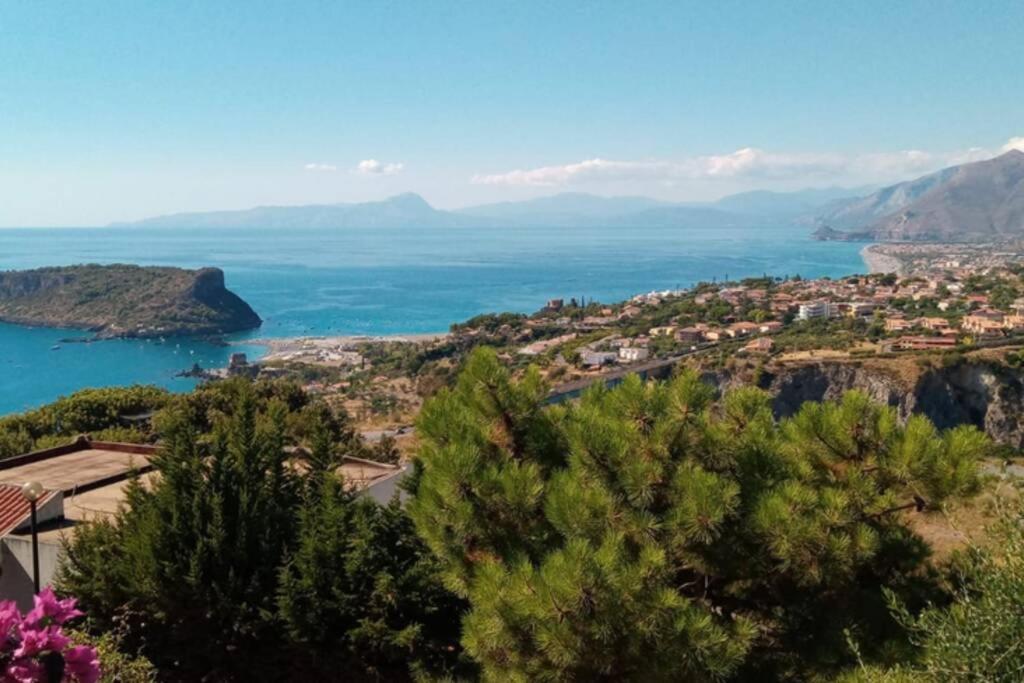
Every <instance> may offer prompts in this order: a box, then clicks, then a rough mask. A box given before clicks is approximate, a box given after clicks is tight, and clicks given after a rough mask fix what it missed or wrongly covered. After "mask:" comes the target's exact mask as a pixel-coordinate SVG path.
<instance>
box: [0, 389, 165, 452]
mask: <svg viewBox="0 0 1024 683" xmlns="http://www.w3.org/2000/svg"><path fill="white" fill-rule="evenodd" d="M170 400H171V399H170V394H168V393H167V392H166V391H164V390H163V389H158V388H156V387H150V386H133V387H124V388H120V387H119V388H110V389H83V390H81V391H77V392H75V393H74V394H71V395H70V396H66V397H62V398H60V399H58V400H57V401H55V402H53V403H50V404H49V405H46V406H43V407H42V408H37V409H35V410H30V411H28V412H25V413H19V414H15V415H8V416H6V417H0V458H9V457H11V456H12V455H19V454H21V453H28V452H29V451H32V450H38V449H40V448H47V447H50V446H56V445H60V444H64V443H68V442H69V441H71V440H72V439H74V438H75V437H76V436H78V435H79V434H85V433H89V434H91V435H92V436H93V437H94V438H96V439H99V440H104V439H109V440H111V441H127V442H142V441H146V440H148V439H149V436H150V435H149V432H148V430H146V428H145V427H140V428H136V427H131V426H129V425H128V424H126V423H125V422H124V420H123V418H124V417H126V416H131V415H138V414H142V413H149V412H151V411H154V410H158V409H160V408H163V407H164V406H165V405H167V403H168V401H170Z"/></svg>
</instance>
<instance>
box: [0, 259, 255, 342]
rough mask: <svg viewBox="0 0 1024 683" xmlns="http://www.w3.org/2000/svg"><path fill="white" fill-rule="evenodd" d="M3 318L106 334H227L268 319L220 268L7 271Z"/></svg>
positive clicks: (0, 292) (0, 294)
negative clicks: (232, 286) (230, 288)
mask: <svg viewBox="0 0 1024 683" xmlns="http://www.w3.org/2000/svg"><path fill="white" fill-rule="evenodd" d="M0 320H3V321H6V322H12V323H18V324H24V325H47V326H50V327H71V328H82V329H88V330H93V331H95V332H97V333H98V335H99V336H100V337H160V336H170V335H197V334H223V333H225V332H234V331H237V330H247V329H251V328H254V327H259V325H260V322H261V321H260V318H259V316H258V315H256V313H255V312H254V311H253V310H252V309H251V308H250V307H249V305H248V304H246V303H245V302H244V301H242V300H241V299H240V298H238V297H237V296H236V295H235V294H233V293H232V292H230V291H228V290H227V289H225V288H224V273H223V272H221V271H220V270H218V269H216V268H204V269H201V270H183V269H181V268H157V267H140V266H130V265H112V266H98V265H85V266H65V267H60V268H40V269H38V270H27V271H8V272H0Z"/></svg>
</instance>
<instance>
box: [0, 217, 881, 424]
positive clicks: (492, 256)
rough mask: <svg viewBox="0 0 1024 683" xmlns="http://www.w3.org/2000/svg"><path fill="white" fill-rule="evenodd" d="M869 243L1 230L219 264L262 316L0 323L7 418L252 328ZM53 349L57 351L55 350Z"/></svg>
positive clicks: (597, 288) (430, 312) (314, 330)
mask: <svg viewBox="0 0 1024 683" xmlns="http://www.w3.org/2000/svg"><path fill="white" fill-rule="evenodd" d="M860 248H861V245H857V244H845V243H839V242H815V241H813V240H811V239H809V238H808V237H807V230H806V229H798V228H791V227H780V228H770V229H765V228H759V229H756V230H751V229H734V230H730V229H708V230H694V229H686V230H680V229H667V228H642V229H641V228H637V229H624V228H600V229H586V230H583V229H554V228H523V229H515V230H491V229H488V230H476V229H449V230H443V231H442V230H422V231H421V230H384V229H372V230H369V229H367V230H351V229H350V230H328V229H317V230H288V231H282V230H274V229H266V230H239V229H222V230H188V229H177V230H176V229H167V228H161V229H136V228H103V229H91V228H88V229H87V228H75V229H26V230H21V229H4V230H0V270H9V269H24V268H34V267H38V266H45V265H68V264H74V263H136V264H141V265H174V266H183V267H189V268H192V267H198V266H208V265H209V266H218V267H220V268H222V269H223V270H224V271H225V273H226V274H227V284H228V287H229V288H230V289H232V290H234V291H235V292H236V293H237V294H239V295H240V296H241V297H242V298H244V299H245V300H246V301H248V302H249V303H250V304H251V305H252V306H253V308H255V309H256V311H257V312H258V313H259V314H260V315H261V316H262V317H263V319H264V320H265V321H266V322H265V323H264V325H263V327H262V329H260V330H258V331H256V332H254V333H249V334H244V335H236V336H235V337H233V338H232V341H236V342H239V343H240V344H241V347H240V348H223V347H218V346H214V345H211V344H208V343H203V342H198V341H189V340H167V341H166V342H162V343H161V342H140V341H104V342H98V343H93V344H60V343H59V340H60V339H62V338H66V337H73V336H76V335H77V334H82V333H75V332H74V331H68V330H53V329H29V328H21V327H15V326H11V325H4V324H0V414H4V413H8V412H12V411H16V410H21V409H24V408H27V407H31V406H36V405H39V404H41V403H45V402H47V401H51V400H53V399H55V398H56V397H58V396H60V395H62V394H66V393H68V392H71V391H74V390H75V389H78V388H81V387H87V386H108V385H118V384H131V383H149V384H158V385H161V386H164V387H168V388H171V389H174V390H187V389H189V388H191V387H192V386H193V382H191V381H190V380H184V379H175V378H174V377H173V375H174V374H175V373H176V372H178V371H179V370H182V369H184V368H187V367H190V366H191V364H192V363H193V362H199V363H200V364H202V365H203V366H204V367H219V366H223V365H225V364H226V361H227V357H228V355H229V354H230V353H231V352H232V351H236V350H242V351H246V352H248V353H250V354H251V355H252V356H258V355H259V352H260V349H259V347H254V346H246V345H245V341H246V340H247V339H253V338H255V337H285V336H297V335H314V334H316V335H323V334H394V333H414V332H439V331H444V330H446V329H447V328H448V325H449V323H451V322H453V321H458V320H463V319H465V318H468V317H471V316H473V315H476V314H478V313H484V312H488V311H523V312H530V311H535V310H537V309H538V308H540V307H541V306H542V305H543V304H544V302H545V301H546V300H547V299H550V298H556V297H564V298H567V299H568V298H570V297H577V298H580V297H586V298H587V299H588V300H590V299H592V298H593V299H597V300H600V301H607V302H611V301H617V300H621V299H623V298H626V297H628V296H631V295H633V294H636V293H639V292H646V291H650V290H654V289H667V288H673V287H677V286H684V287H685V286H688V285H690V284H693V283H695V282H698V281H701V280H711V279H712V278H718V279H722V278H725V277H729V278H739V277H745V276H754V275H761V274H763V273H768V274H770V275H795V274H800V275H802V276H804V277H817V276H824V275H830V276H838V275H845V274H848V273H854V272H859V271H862V270H863V268H864V265H863V263H862V261H861V259H860V257H859V254H858V252H859V250H860ZM55 345H59V346H60V349H58V350H53V347H54V346H55Z"/></svg>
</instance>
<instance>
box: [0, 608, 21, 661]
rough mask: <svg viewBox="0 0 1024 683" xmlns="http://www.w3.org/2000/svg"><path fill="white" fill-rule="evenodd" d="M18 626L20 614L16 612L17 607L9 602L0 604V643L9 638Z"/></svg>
mask: <svg viewBox="0 0 1024 683" xmlns="http://www.w3.org/2000/svg"><path fill="white" fill-rule="evenodd" d="M19 624H21V612H19V611H18V606H17V605H15V604H14V603H13V602H11V601H10V600H4V601H3V602H0V641H2V640H3V639H6V638H9V637H10V636H11V635H12V634H13V633H14V630H15V628H16V627H17V626H18V625H19ZM3 649H6V648H3Z"/></svg>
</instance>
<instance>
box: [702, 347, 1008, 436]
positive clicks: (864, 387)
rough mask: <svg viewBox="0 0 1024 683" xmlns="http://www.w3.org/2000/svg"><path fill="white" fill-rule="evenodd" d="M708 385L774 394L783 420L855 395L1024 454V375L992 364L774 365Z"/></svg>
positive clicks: (985, 360)
mask: <svg viewBox="0 0 1024 683" xmlns="http://www.w3.org/2000/svg"><path fill="white" fill-rule="evenodd" d="M705 377H706V379H708V380H709V381H711V382H712V383H713V384H715V385H716V386H718V387H719V389H720V390H722V391H727V390H729V389H731V388H734V387H736V386H740V385H742V384H745V383H747V382H750V381H754V382H755V383H756V384H757V385H758V386H759V387H761V388H762V389H765V390H767V391H768V392H769V393H770V394H772V396H773V403H772V406H773V409H774V411H775V413H776V415H777V416H779V417H785V416H789V415H792V414H794V413H795V412H796V411H797V410H798V409H799V407H800V405H801V404H802V403H803V402H805V401H821V400H834V399H838V398H839V397H840V396H842V394H843V393H844V392H846V391H850V390H851V389H857V390H859V391H862V392H864V393H866V394H867V395H868V396H870V397H871V398H872V399H874V400H876V401H878V402H880V403H884V404H887V405H890V406H893V407H894V408H896V410H897V412H898V413H899V415H900V417H901V418H903V419H906V418H907V417H909V416H910V415H912V414H917V413H919V414H922V415H925V416H927V417H928V418H929V419H930V420H931V421H932V422H933V423H934V424H935V425H936V426H937V427H939V428H942V429H946V428H950V427H955V426H958V425H963V424H968V425H974V426H976V427H978V428H979V429H981V430H983V431H985V432H986V433H988V435H989V436H991V437H992V438H993V439H994V440H995V441H997V442H998V443H1001V444H1005V445H1007V446H1012V447H1014V448H1018V449H1019V448H1024V371H1022V370H1021V369H1020V368H1017V367H1013V366H1011V365H1009V364H1007V363H1006V362H1004V361H1003V360H1001V359H999V358H997V357H993V356H988V357H955V358H951V359H947V360H946V361H945V362H942V361H941V360H940V359H939V358H938V357H935V358H926V357H918V358H916V359H914V360H910V359H907V358H900V359H888V360H887V359H877V360H866V361H833V360H823V361H817V362H800V363H775V364H768V365H765V366H764V367H762V368H760V369H759V370H757V371H756V372H753V373H752V372H750V371H749V369H747V370H743V369H735V368H734V369H726V370H709V371H707V372H706V374H705Z"/></svg>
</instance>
